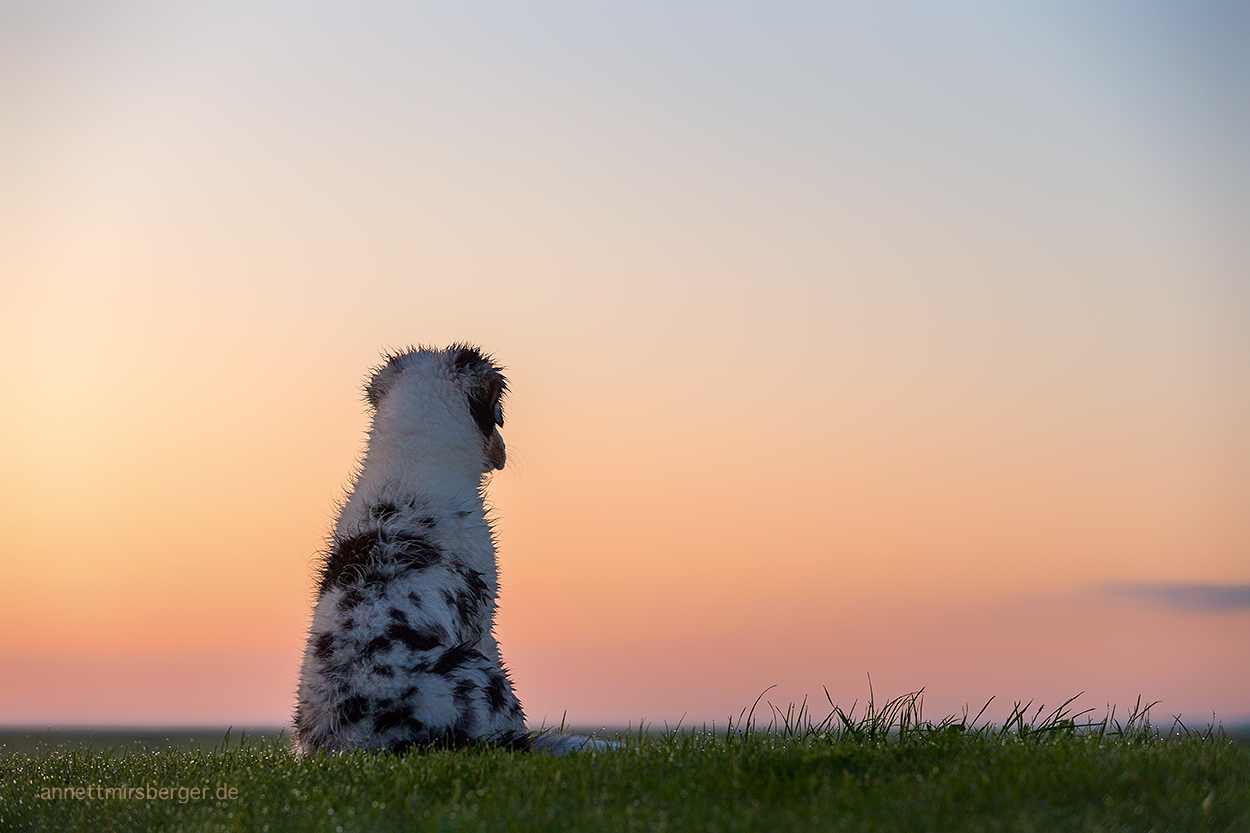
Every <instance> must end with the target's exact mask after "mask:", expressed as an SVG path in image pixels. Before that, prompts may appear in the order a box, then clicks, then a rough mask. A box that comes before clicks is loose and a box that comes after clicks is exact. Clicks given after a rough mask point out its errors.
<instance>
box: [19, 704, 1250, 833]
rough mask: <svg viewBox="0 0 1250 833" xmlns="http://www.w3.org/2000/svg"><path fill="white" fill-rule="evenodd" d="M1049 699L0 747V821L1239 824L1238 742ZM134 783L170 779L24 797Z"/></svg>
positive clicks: (826, 826) (674, 826)
mask: <svg viewBox="0 0 1250 833" xmlns="http://www.w3.org/2000/svg"><path fill="white" fill-rule="evenodd" d="M1068 706H1069V704H1064V706H1062V707H1060V708H1058V709H1055V710H1053V711H1050V712H1045V711H1044V710H1042V709H1037V710H1033V709H1032V708H1031V707H1029V706H1020V705H1017V707H1016V708H1015V709H1014V710H1013V712H1012V715H1011V717H1010V718H1009V719H1008V720H1007V721H1006V722H1005V723H1004V724H1002V725H996V726H991V725H988V724H982V725H978V718H972V719H969V717H968V716H967V715H964V716H963V717H962V718H958V719H956V718H947V719H945V720H941V721H938V722H936V723H934V722H931V721H926V720H924V719H923V718H922V715H921V700H920V696H919V695H918V694H916V695H908V696H906V697H901V698H898V699H896V700H892V701H890V702H888V703H886V704H885V705H884V706H882V707H881V708H879V709H878V708H876V707H874V706H873V705H872V704H871V703H870V704H869V706H868V707H867V709H866V710H865V711H864V712H862V713H861V714H859V715H856V714H855V709H854V708H852V709H851V710H850V711H849V712H844V711H842V710H841V709H839V708H836V707H835V708H834V709H833V710H832V711H831V712H830V714H829V715H828V716H827V717H825V718H824V719H822V720H819V721H817V720H816V719H815V718H814V717H813V716H812V715H811V713H810V712H809V711H808V709H807V708H806V706H805V705H802V706H799V707H797V708H795V707H791V708H789V709H787V710H785V711H780V710H776V709H773V712H772V718H771V720H770V722H769V724H768V725H767V726H760V725H758V724H757V722H756V721H755V720H754V719H753V715H744V716H740V719H739V721H737V722H734V723H731V724H730V725H729V726H728V727H727V728H722V729H721V730H719V731H695V732H690V731H676V730H675V731H670V732H665V733H662V734H648V733H646V732H635V733H631V734H629V735H628V736H625V737H623V738H621V748H620V749H618V750H616V751H612V752H604V753H588V754H581V755H573V756H568V757H563V758H557V757H552V756H550V755H544V754H536V755H527V754H522V753H513V752H508V751H504V750H497V749H460V750H451V749H433V750H427V751H424V752H416V753H411V754H406V755H390V754H382V755H369V754H361V753H356V754H347V755H339V756H332V757H310V758H303V759H301V758H297V757H294V756H293V755H292V754H291V753H290V752H289V751H288V748H287V746H286V745H285V743H283V742H282V741H281V740H278V741H275V740H273V739H261V740H255V741H245V742H244V743H242V744H238V743H237V742H236V743H234V744H231V743H229V742H228V741H227V742H226V743H223V744H222V745H221V746H220V747H218V748H217V749H214V750H212V751H204V750H203V749H202V748H201V749H169V748H167V749H160V750H149V749H144V748H120V749H119V748H106V749H101V750H95V749H90V748H88V749H77V750H54V749H48V748H46V747H45V748H43V749H41V750H40V751H38V752H35V753H29V752H11V753H6V754H3V755H0V830H5V831H7V830H22V831H43V830H47V831H61V830H94V831H107V830H126V831H131V830H135V831H141V830H223V831H236V830H237V831H243V830H249V831H250V830H257V831H275V833H276V831H332V832H333V833H346V831H388V830H396V831H399V830H403V831H410V830H430V831H435V830H523V831H524V830H535V831H539V830H544V831H545V830H576V831H595V830H701V831H711V830H718V831H737V830H781V831H791V830H942V831H946V830H1105V831H1111V830H1143V831H1144V830H1152V829H1153V830H1160V831H1162V830H1169V829H1170V830H1177V831H1190V830H1250V745H1247V744H1244V743H1237V742H1233V741H1231V740H1229V739H1228V738H1226V737H1224V736H1223V734H1222V733H1221V732H1219V731H1214V730H1206V731H1203V732H1193V731H1190V730H1186V729H1184V728H1183V727H1180V726H1179V725H1174V726H1172V727H1170V728H1169V730H1168V731H1166V732H1164V731H1160V730H1158V729H1157V728H1155V727H1153V726H1152V725H1151V724H1150V722H1149V719H1148V711H1149V710H1148V709H1137V710H1134V712H1133V713H1132V714H1130V715H1128V716H1127V717H1126V718H1124V719H1123V720H1120V719H1117V718H1116V717H1115V715H1114V714H1110V715H1108V716H1107V717H1106V718H1105V719H1103V720H1101V721H1093V720H1090V719H1088V718H1087V716H1086V714H1076V715H1073V714H1071V713H1070V712H1069V711H1068ZM149 786H150V787H151V788H153V789H155V790H157V791H159V789H160V788H166V789H168V790H170V791H171V792H170V794H169V795H168V796H167V797H165V798H161V797H160V796H159V792H158V794H157V795H156V797H153V798H150V799H149V798H148V797H147V796H146V795H144V796H143V797H141V798H135V797H132V798H128V799H117V798H104V799H101V798H98V797H95V798H85V797H84V798H82V799H77V798H64V797H62V798H41V797H40V796H41V794H44V792H43V791H44V790H45V789H46V790H49V791H50V790H51V789H52V788H53V787H61V788H65V787H70V788H82V789H84V790H85V789H86V788H88V787H90V788H91V789H92V792H93V793H94V791H95V790H96V789H99V788H107V787H112V788H116V787H130V788H135V787H139V788H144V789H146V788H147V787H149ZM179 788H182V790H183V792H182V795H181V796H180V795H179V792H178V791H179ZM220 788H224V792H222V793H221V794H220V795H219V794H218V790H219V789H220ZM193 789H205V790H206V793H207V797H203V796H195V795H194V794H192V793H191V790H193ZM231 789H233V790H234V792H233V793H231V792H230V790H231Z"/></svg>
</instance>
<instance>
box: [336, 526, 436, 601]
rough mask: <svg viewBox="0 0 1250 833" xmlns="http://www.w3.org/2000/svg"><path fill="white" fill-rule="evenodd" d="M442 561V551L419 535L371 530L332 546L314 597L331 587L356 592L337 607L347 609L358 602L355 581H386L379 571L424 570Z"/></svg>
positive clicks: (358, 594) (385, 577)
mask: <svg viewBox="0 0 1250 833" xmlns="http://www.w3.org/2000/svg"><path fill="white" fill-rule="evenodd" d="M442 558H443V553H442V550H440V549H439V548H438V547H436V546H434V545H433V544H431V543H430V542H429V541H428V540H427V539H426V538H424V537H422V536H421V535H415V534H413V533H409V532H397V533H394V534H388V533H387V532H385V531H384V530H381V529H372V530H369V531H368V532H362V533H360V534H359V535H353V536H352V537H350V538H344V539H341V540H339V541H336V542H335V543H334V546H332V547H331V548H330V554H329V555H328V556H326V560H325V565H324V567H323V568H322V571H321V582H320V584H319V585H318V587H317V595H318V596H321V595H324V594H325V593H326V592H327V591H328V590H330V589H332V588H334V587H347V588H348V593H349V594H350V593H353V592H355V595H356V598H353V599H352V601H351V602H349V603H345V604H340V606H339V607H340V609H342V610H347V609H348V608H351V607H355V606H356V605H357V604H359V603H360V601H361V599H360V598H359V596H360V593H359V590H357V589H355V587H354V585H355V584H356V583H357V582H358V581H361V580H366V581H367V580H382V581H385V580H386V579H387V578H389V576H386V575H379V574H378V570H379V568H382V569H385V567H386V565H394V566H395V567H398V568H400V569H401V570H423V569H425V568H426V567H430V566H432V565H434V564H437V563H439V562H440V561H441V560H442Z"/></svg>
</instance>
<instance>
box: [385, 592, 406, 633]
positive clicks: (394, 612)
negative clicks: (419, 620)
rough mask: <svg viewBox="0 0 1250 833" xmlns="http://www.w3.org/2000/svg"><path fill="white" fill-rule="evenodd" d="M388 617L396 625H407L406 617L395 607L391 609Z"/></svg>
mask: <svg viewBox="0 0 1250 833" xmlns="http://www.w3.org/2000/svg"><path fill="white" fill-rule="evenodd" d="M410 595H411V594H410ZM388 615H389V616H390V618H391V621H392V622H394V623H396V624H398V625H406V624H408V616H407V615H406V614H405V613H404V612H403V611H402V610H400V609H399V608H397V607H393V608H391V609H390V612H389V614H388Z"/></svg>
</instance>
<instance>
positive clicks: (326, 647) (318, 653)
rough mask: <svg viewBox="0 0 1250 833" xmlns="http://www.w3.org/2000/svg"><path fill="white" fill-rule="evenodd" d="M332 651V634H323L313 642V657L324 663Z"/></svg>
mask: <svg viewBox="0 0 1250 833" xmlns="http://www.w3.org/2000/svg"><path fill="white" fill-rule="evenodd" d="M333 650H334V634H332V633H323V634H321V636H319V637H317V639H316V640H315V641H314V642H313V656H315V657H316V658H317V659H319V660H321V661H322V662H325V661H326V660H327V659H329V658H330V652H331V651H333Z"/></svg>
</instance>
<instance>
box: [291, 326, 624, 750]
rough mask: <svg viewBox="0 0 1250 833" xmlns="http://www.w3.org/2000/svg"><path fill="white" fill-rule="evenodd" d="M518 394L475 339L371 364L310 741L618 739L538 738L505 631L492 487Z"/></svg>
mask: <svg viewBox="0 0 1250 833" xmlns="http://www.w3.org/2000/svg"><path fill="white" fill-rule="evenodd" d="M507 390H508V383H507V380H505V379H504V377H503V374H502V373H501V372H500V368H499V367H498V366H497V365H496V364H495V363H494V362H493V361H492V360H491V358H490V357H489V356H486V355H484V354H483V353H482V352H481V351H480V350H478V349H477V348H476V347H470V346H468V345H463V344H457V345H452V346H451V347H448V348H447V349H446V350H435V349H429V348H418V349H414V350H408V351H405V352H402V353H397V354H394V355H391V356H389V357H387V360H386V362H385V363H384V364H383V365H382V366H381V367H379V368H377V369H376V370H375V371H374V372H373V375H372V377H371V378H370V380H369V382H368V384H367V385H366V388H365V397H366V399H367V400H368V402H369V404H370V406H372V408H373V424H372V427H371V428H370V430H369V442H368V447H367V450H366V452H365V457H364V461H363V462H362V463H361V466H360V471H359V472H358V474H357V476H356V479H355V482H354V483H353V485H352V487H351V491H350V493H349V495H348V497H347V500H346V501H345V502H344V504H343V507H342V509H341V511H340V512H339V517H338V520H337V522H336V524H335V528H334V534H333V536H332V537H331V539H330V546H329V550H328V552H327V553H326V555H325V557H324V560H323V561H322V564H321V569H320V576H319V581H318V586H317V595H318V598H317V604H316V607H315V609H314V611H313V622H312V627H311V629H310V633H309V635H308V645H307V647H306V649H305V652H304V662H303V666H302V668H301V670H300V682H299V696H298V702H297V704H296V707H295V740H296V745H297V748H298V749H299V750H300V751H302V752H306V753H307V752H315V751H326V752H333V751H341V750H347V749H367V750H392V751H402V750H404V749H408V748H409V747H413V746H429V745H433V744H444V743H445V744H450V745H465V744H471V743H490V744H499V745H505V746H509V747H512V748H519V749H529V748H542V749H546V750H548V751H553V752H566V751H571V750H572V749H580V748H583V747H587V746H590V747H592V748H598V749H602V748H605V747H606V746H607V744H605V743H604V742H602V741H592V740H590V739H588V738H584V737H583V738H577V737H570V736H550V735H538V736H535V735H530V734H528V733H527V732H526V730H525V715H524V713H523V711H522V710H521V704H520V702H518V701H517V698H516V695H515V694H514V693H513V691H512V682H511V680H509V678H508V672H507V670H506V669H505V668H504V665H503V661H502V659H501V658H500V655H499V646H498V644H496V642H495V635H494V632H493V631H494V624H495V596H496V593H497V591H498V568H497V566H496V563H495V542H494V538H493V536H492V534H491V526H490V521H489V520H488V519H487V517H486V509H485V506H484V503H483V495H482V490H483V479H484V477H485V475H486V474H488V473H489V472H491V471H493V470H495V469H502V468H503V466H504V443H503V438H502V437H501V436H500V434H499V428H500V427H501V426H502V425H503V406H502V399H503V396H504V394H505V393H506V392H507Z"/></svg>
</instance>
